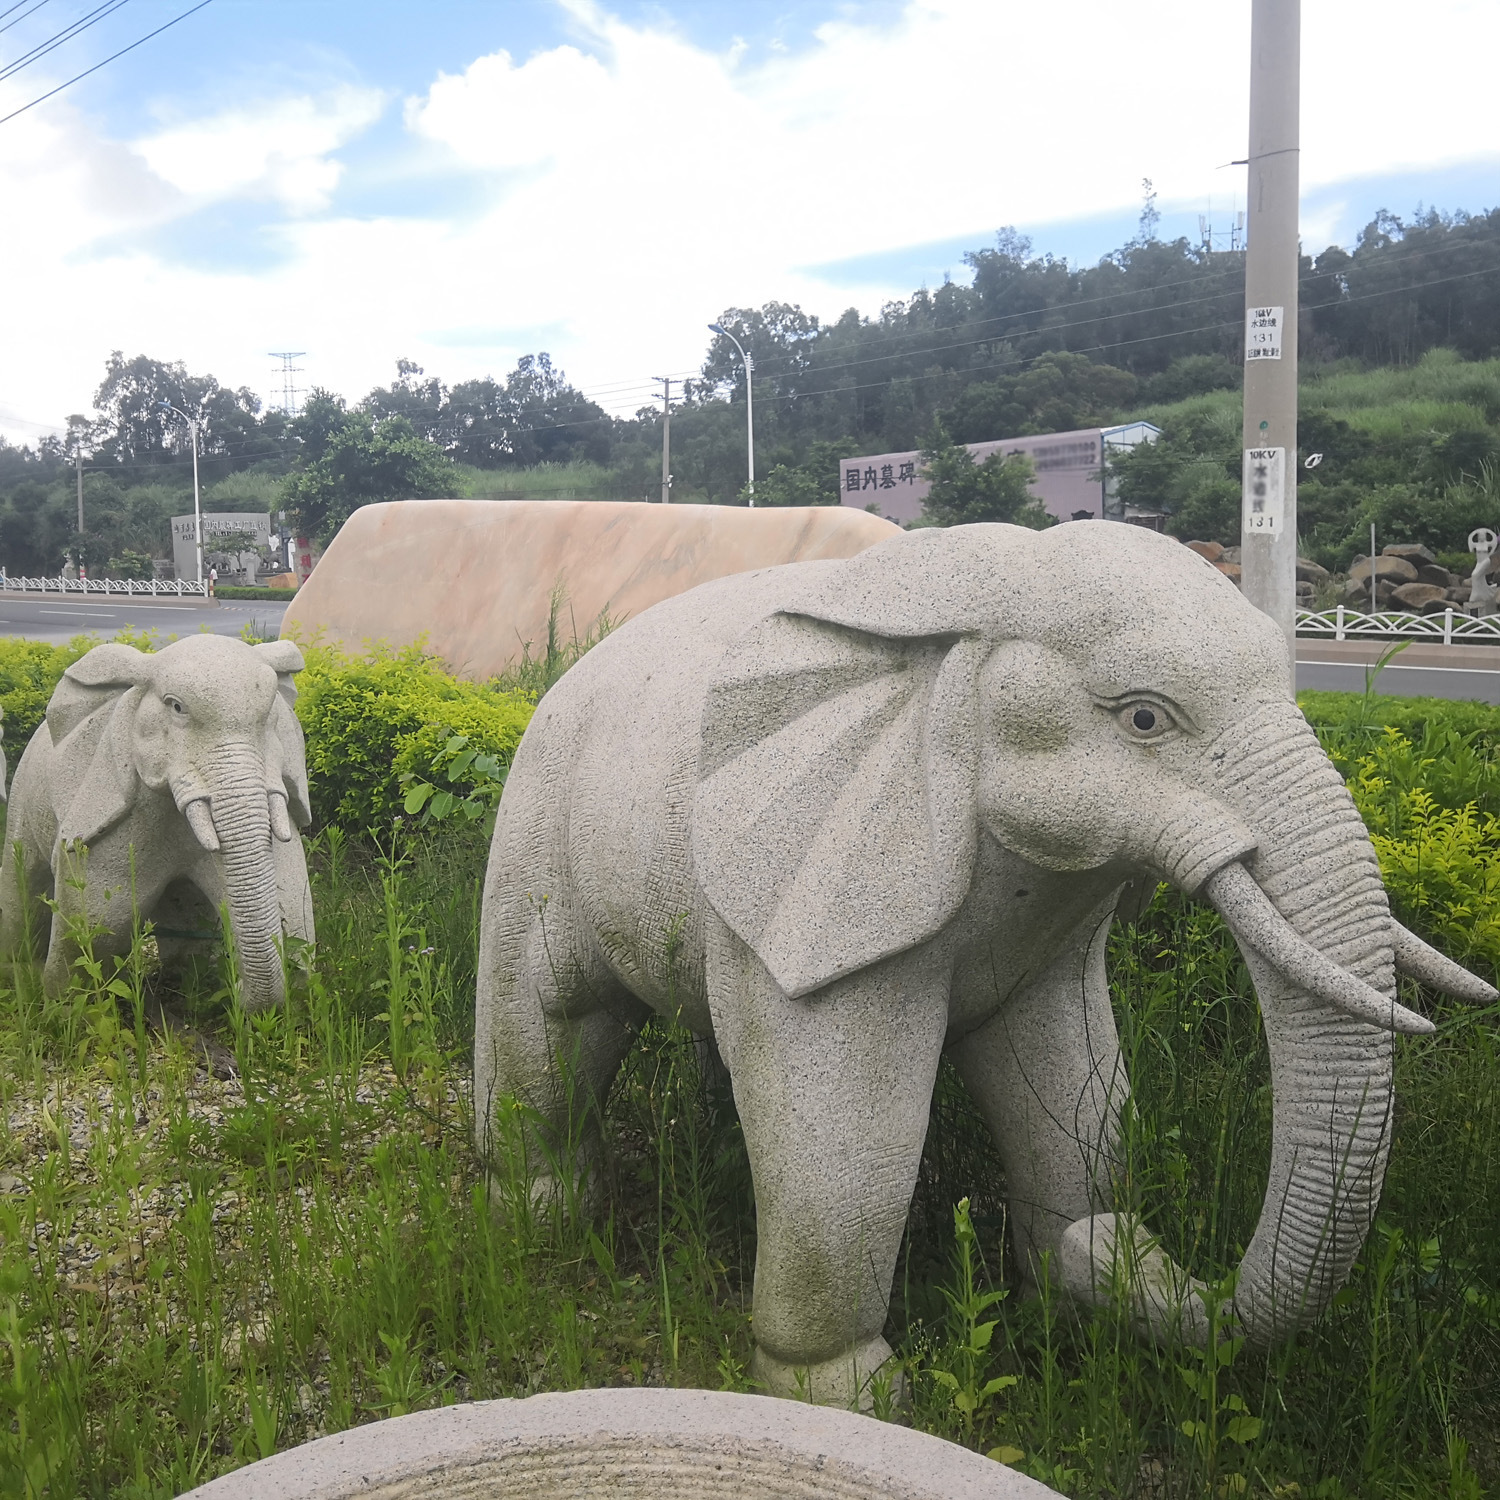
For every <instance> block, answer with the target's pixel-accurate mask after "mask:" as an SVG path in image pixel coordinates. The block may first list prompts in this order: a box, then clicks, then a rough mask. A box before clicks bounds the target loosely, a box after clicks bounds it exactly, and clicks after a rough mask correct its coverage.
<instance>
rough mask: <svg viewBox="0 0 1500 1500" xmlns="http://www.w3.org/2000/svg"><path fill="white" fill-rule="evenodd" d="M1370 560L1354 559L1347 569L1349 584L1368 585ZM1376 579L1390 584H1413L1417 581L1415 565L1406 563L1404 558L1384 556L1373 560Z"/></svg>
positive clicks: (1366, 558)
mask: <svg viewBox="0 0 1500 1500" xmlns="http://www.w3.org/2000/svg"><path fill="white" fill-rule="evenodd" d="M1371 566H1372V564H1371V560H1370V559H1369V558H1368V557H1356V558H1355V559H1354V561H1353V563H1352V564H1351V565H1350V567H1349V579H1350V582H1351V583H1352V582H1358V583H1362V584H1364V585H1365V587H1366V588H1368V587H1369V585H1370V569H1371ZM1373 567H1374V569H1375V576H1376V578H1384V579H1388V580H1389V581H1390V582H1391V583H1392V584H1397V583H1415V582H1416V581H1417V565H1416V564H1415V563H1411V562H1407V560H1406V559H1405V558H1404V557H1386V556H1384V555H1382V556H1380V557H1377V558H1376V559H1375V560H1374V563H1373Z"/></svg>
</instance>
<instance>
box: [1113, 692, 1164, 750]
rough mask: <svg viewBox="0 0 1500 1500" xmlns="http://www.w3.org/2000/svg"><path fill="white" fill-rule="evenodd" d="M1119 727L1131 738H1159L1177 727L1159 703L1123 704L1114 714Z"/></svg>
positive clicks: (1139, 702) (1137, 701)
mask: <svg viewBox="0 0 1500 1500" xmlns="http://www.w3.org/2000/svg"><path fill="white" fill-rule="evenodd" d="M1115 717H1116V719H1117V720H1118V722H1119V724H1120V727H1121V728H1122V729H1124V731H1125V733H1126V734H1127V735H1129V736H1130V738H1131V739H1133V740H1159V739H1160V738H1161V737H1162V736H1163V735H1164V734H1167V733H1168V732H1169V731H1171V730H1173V729H1175V728H1176V727H1177V724H1176V721H1175V720H1174V719H1173V718H1172V716H1171V714H1169V713H1168V712H1167V711H1166V709H1164V708H1163V707H1162V706H1161V704H1159V703H1142V702H1141V701H1140V700H1139V699H1137V700H1136V701H1135V702H1134V703H1126V704H1123V705H1122V706H1121V707H1120V708H1119V709H1118V710H1117V712H1116V714H1115Z"/></svg>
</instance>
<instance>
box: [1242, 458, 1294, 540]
mask: <svg viewBox="0 0 1500 1500" xmlns="http://www.w3.org/2000/svg"><path fill="white" fill-rule="evenodd" d="M1240 524H1241V527H1242V529H1243V530H1244V532H1245V534H1246V535H1247V536H1280V535H1281V534H1282V531H1283V530H1284V529H1285V527H1286V449H1285V448H1246V449H1245V508H1244V513H1243V515H1242V517H1241V521H1240Z"/></svg>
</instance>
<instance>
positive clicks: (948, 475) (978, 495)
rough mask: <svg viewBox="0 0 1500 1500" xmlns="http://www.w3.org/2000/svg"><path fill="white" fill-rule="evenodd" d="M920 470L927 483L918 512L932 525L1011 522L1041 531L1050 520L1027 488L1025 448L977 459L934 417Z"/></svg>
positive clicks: (1028, 473) (1030, 467) (1029, 468)
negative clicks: (929, 484)
mask: <svg viewBox="0 0 1500 1500" xmlns="http://www.w3.org/2000/svg"><path fill="white" fill-rule="evenodd" d="M920 472H921V474H922V477H923V478H924V479H927V480H930V481H931V483H932V489H931V490H930V491H928V495H927V498H926V500H924V501H923V502H922V511H923V514H924V515H925V516H926V517H927V519H928V520H929V521H931V522H932V523H933V524H934V525H937V526H961V525H964V524H965V523H966V522H970V521H1010V522H1012V523H1014V524H1015V525H1017V526H1030V527H1031V528H1032V529H1033V530H1035V531H1042V530H1044V529H1045V528H1046V527H1048V526H1051V525H1053V524H1054V523H1053V518H1052V517H1051V516H1049V515H1048V514H1047V511H1046V509H1045V508H1044V507H1043V505H1042V502H1041V501H1040V500H1038V499H1037V497H1036V496H1035V495H1033V494H1032V493H1031V480H1032V476H1033V475H1034V474H1035V473H1036V468H1035V466H1034V465H1033V464H1032V462H1031V460H1030V459H1029V458H1027V457H1026V455H1025V454H1024V453H992V454H990V456H989V457H988V458H986V459H985V460H984V461H983V462H982V463H976V462H975V461H974V455H973V454H972V453H970V452H969V450H968V449H967V448H965V447H964V446H963V444H962V443H955V442H954V441H953V439H952V438H951V437H950V436H949V435H948V430H947V428H945V427H944V426H943V424H942V423H941V422H937V423H935V424H934V425H933V429H932V433H931V435H930V436H929V437H928V439H927V443H926V445H925V446H924V447H923V449H922V467H921V471H920Z"/></svg>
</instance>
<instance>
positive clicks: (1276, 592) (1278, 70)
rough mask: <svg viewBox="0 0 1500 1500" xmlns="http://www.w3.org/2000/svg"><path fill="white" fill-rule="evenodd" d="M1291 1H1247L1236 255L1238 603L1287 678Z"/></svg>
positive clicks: (1293, 300) (1293, 243)
mask: <svg viewBox="0 0 1500 1500" xmlns="http://www.w3.org/2000/svg"><path fill="white" fill-rule="evenodd" d="M1301 30H1302V8H1301V0H1253V4H1252V8H1251V14H1250V150H1249V153H1248V155H1249V161H1248V166H1249V169H1250V204H1249V206H1250V236H1249V247H1248V249H1247V251H1246V255H1245V437H1244V446H1245V455H1244V503H1243V509H1242V511H1241V518H1240V547H1241V551H1240V567H1241V584H1242V586H1243V588H1244V591H1245V597H1246V598H1247V599H1248V600H1249V601H1250V602H1251V603H1252V604H1254V605H1255V606H1256V607H1257V608H1259V609H1262V610H1264V611H1265V612H1266V613H1267V614H1268V615H1270V617H1271V618H1272V619H1273V620H1275V621H1276V623H1277V624H1278V625H1279V626H1281V628H1282V630H1283V631H1284V632H1285V634H1286V641H1287V655H1288V657H1289V659H1290V661H1291V672H1292V685H1293V688H1294V689H1295V687H1296V679H1297V254H1298V249H1299V242H1298V236H1297V181H1298V154H1299V147H1298V128H1299V127H1298V114H1299V100H1298V94H1299V77H1300V71H1301Z"/></svg>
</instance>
